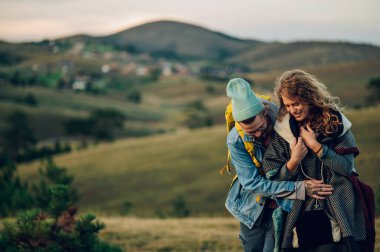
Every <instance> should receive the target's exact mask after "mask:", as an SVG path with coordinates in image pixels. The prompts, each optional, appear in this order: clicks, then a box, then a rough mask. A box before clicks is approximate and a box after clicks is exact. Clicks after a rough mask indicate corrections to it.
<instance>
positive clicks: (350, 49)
mask: <svg viewBox="0 0 380 252" xmlns="http://www.w3.org/2000/svg"><path fill="white" fill-rule="evenodd" d="M62 40H63V41H76V42H78V41H84V42H87V43H101V44H107V45H112V46H115V47H117V48H119V49H121V50H130V51H135V52H148V53H150V54H152V55H156V56H160V57H164V58H165V57H168V58H177V59H180V60H183V61H188V60H213V61H215V62H214V63H223V62H220V60H224V61H225V62H224V63H225V64H227V65H228V64H233V65H243V66H247V67H249V68H250V69H251V70H253V71H255V72H263V71H269V70H273V69H289V68H294V67H310V66H320V65H329V64H336V63H346V62H359V61H369V60H375V59H379V57H380V47H377V46H373V45H368V44H354V43H349V42H323V41H321V42H316V41H310V42H307V41H305V42H293V43H278V42H266V41H259V40H253V39H252V40H243V39H239V38H236V37H232V36H229V35H226V34H223V33H220V32H216V31H212V30H209V29H206V28H204V27H200V26H196V25H193V24H188V23H182V22H176V21H156V22H150V23H146V24H143V25H139V26H136V27H133V28H130V29H127V30H124V31H120V32H117V33H115V34H111V35H108V36H102V37H91V36H87V35H77V36H72V37H68V38H63V39H62Z"/></svg>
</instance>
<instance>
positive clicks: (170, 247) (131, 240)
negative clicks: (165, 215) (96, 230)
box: [101, 217, 241, 251]
mask: <svg viewBox="0 0 380 252" xmlns="http://www.w3.org/2000/svg"><path fill="white" fill-rule="evenodd" d="M101 221H102V222H104V223H105V224H106V226H107V228H106V230H105V231H104V232H102V234H101V236H102V238H103V239H106V240H107V241H109V242H111V243H113V244H117V245H118V246H120V247H121V248H122V249H123V250H124V251H241V246H240V242H239V239H238V233H239V223H238V222H237V221H236V220H234V219H233V218H189V219H164V220H161V219H136V218H122V217H120V218H118V217H106V218H101Z"/></svg>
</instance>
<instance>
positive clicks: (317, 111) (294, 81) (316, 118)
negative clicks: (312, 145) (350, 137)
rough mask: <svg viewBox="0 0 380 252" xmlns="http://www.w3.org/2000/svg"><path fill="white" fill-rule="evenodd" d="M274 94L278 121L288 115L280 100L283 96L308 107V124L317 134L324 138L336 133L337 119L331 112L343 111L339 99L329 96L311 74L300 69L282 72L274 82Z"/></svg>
mask: <svg viewBox="0 0 380 252" xmlns="http://www.w3.org/2000/svg"><path fill="white" fill-rule="evenodd" d="M274 92H275V95H276V96H277V98H278V99H279V102H280V108H279V113H278V120H280V121H281V120H282V119H283V118H284V116H285V115H286V114H287V113H288V112H287V110H286V107H285V105H284V102H283V100H282V96H283V95H284V96H286V97H288V98H290V99H293V100H295V101H297V102H299V103H302V104H308V105H309V109H310V110H309V122H310V124H311V127H312V129H313V130H314V131H315V132H316V133H317V134H323V135H325V136H326V135H328V134H331V133H336V132H337V131H338V127H339V123H340V122H339V118H338V116H337V115H335V114H333V113H332V112H333V111H342V110H343V108H342V107H340V101H339V98H338V97H333V96H331V95H330V93H329V92H328V91H327V88H326V86H325V85H324V84H323V83H321V82H319V81H318V80H317V79H316V78H315V77H314V76H312V75H311V74H309V73H306V72H305V71H303V70H300V69H295V70H291V71H287V72H284V73H283V74H282V75H281V77H280V78H279V79H278V80H277V81H276V85H275V88H274Z"/></svg>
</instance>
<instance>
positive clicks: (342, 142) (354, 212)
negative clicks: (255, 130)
mask: <svg viewBox="0 0 380 252" xmlns="http://www.w3.org/2000/svg"><path fill="white" fill-rule="evenodd" d="M343 119H345V120H347V119H346V118H343ZM349 126H351V124H349ZM275 130H276V132H275V133H274V136H273V138H272V139H271V143H270V145H269V147H268V149H267V150H266V152H265V158H264V162H263V169H264V171H265V172H266V173H268V174H267V175H269V176H268V177H273V175H274V174H276V173H277V172H278V171H279V170H280V169H281V168H282V166H283V165H284V164H285V163H286V162H287V161H288V160H289V158H290V146H289V143H288V142H287V141H286V140H285V138H286V137H285V138H284V137H282V136H284V134H283V133H284V132H286V131H288V134H289V133H290V134H291V130H290V124H289V117H288V118H284V119H283V121H282V122H281V123H278V124H277V122H276V127H275ZM278 132H280V134H281V135H282V136H280V134H279V133H278ZM293 138H294V136H293ZM320 141H321V142H322V143H323V144H325V145H327V146H328V147H329V148H332V149H333V150H335V151H336V152H337V153H338V154H344V153H355V154H357V153H358V149H357V146H356V142H355V139H354V137H353V135H352V133H351V131H350V130H349V128H348V129H346V130H345V131H344V132H343V133H342V134H341V135H340V136H339V137H333V138H331V137H330V138H325V139H321V140H320ZM302 166H303V171H304V173H305V174H306V175H307V176H309V177H312V178H315V179H321V168H322V167H323V168H322V170H323V179H324V182H325V183H328V184H331V185H332V186H333V187H334V192H333V195H331V196H329V197H327V198H326V200H323V201H319V202H318V203H319V205H321V206H322V208H323V210H324V211H325V213H326V214H327V215H328V216H330V217H331V218H333V219H334V220H335V221H336V222H337V223H338V225H339V227H340V229H341V233H342V237H354V238H355V240H357V241H360V240H364V239H365V238H366V231H365V219H364V212H363V209H362V207H361V206H360V204H359V200H358V196H357V195H356V194H355V191H354V188H353V186H352V184H351V182H350V180H349V179H348V178H347V177H344V176H343V175H340V174H338V173H336V172H334V171H332V170H331V169H330V168H329V167H327V166H325V165H323V166H322V163H321V161H320V160H319V159H318V157H317V156H316V155H315V154H314V153H313V152H312V151H311V150H309V152H308V154H307V155H306V157H305V158H304V159H303V160H302ZM296 180H297V181H300V180H305V176H304V174H303V173H302V172H298V174H297V175H296ZM314 202H315V201H314V200H311V199H309V200H306V201H301V200H295V202H294V204H293V208H292V211H291V212H290V213H288V214H287V216H286V219H285V223H284V227H283V230H282V247H283V248H291V247H292V238H293V228H294V227H295V224H296V221H297V218H298V216H299V214H300V213H302V212H303V211H310V210H312V205H313V203H314Z"/></svg>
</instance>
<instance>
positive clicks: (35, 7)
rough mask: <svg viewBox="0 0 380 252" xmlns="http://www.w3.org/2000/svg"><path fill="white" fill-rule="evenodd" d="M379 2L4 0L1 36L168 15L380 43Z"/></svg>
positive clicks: (247, 31)
mask: <svg viewBox="0 0 380 252" xmlns="http://www.w3.org/2000/svg"><path fill="white" fill-rule="evenodd" d="M379 13H380V0H232V1H231V0H229V1H223V0H186V1H184V0H133V1H131V0H106V1H100V0H60V1H58V0H0V39H2V40H6V41H31V40H42V39H46V38H48V39H53V38H58V37H63V36H68V35H74V34H78V33H85V34H89V35H108V34H111V33H114V32H117V31H120V30H124V29H126V28H129V27H132V26H136V25H139V24H142V23H145V22H149V21H154V20H160V19H166V20H167V19H169V20H178V21H182V22H187V23H192V24H196V25H201V26H204V27H206V28H209V29H211V30H216V31H220V32H223V33H226V34H228V35H231V36H236V37H239V38H250V39H259V40H264V41H284V42H288V41H296V40H328V41H351V42H359V43H362V42H364V43H371V44H375V45H380V14H379Z"/></svg>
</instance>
